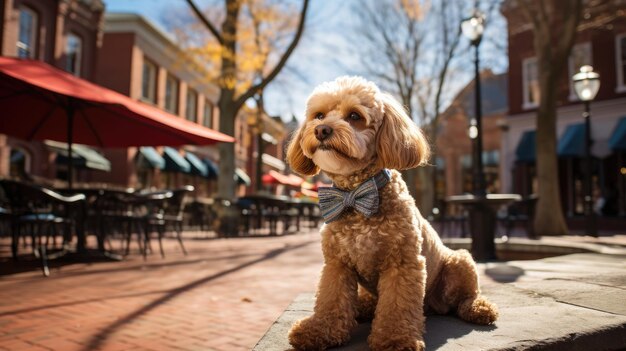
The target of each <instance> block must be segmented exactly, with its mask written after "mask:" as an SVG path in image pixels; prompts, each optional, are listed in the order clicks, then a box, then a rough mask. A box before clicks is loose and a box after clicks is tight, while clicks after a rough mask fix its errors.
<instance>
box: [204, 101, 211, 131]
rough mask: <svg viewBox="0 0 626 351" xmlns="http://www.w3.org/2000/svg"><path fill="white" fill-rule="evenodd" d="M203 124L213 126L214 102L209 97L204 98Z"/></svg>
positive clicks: (208, 126)
mask: <svg viewBox="0 0 626 351" xmlns="http://www.w3.org/2000/svg"><path fill="white" fill-rule="evenodd" d="M202 124H204V126H205V127H207V128H213V104H212V103H211V101H209V99H204V111H203V112H202Z"/></svg>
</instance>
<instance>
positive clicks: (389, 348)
mask: <svg viewBox="0 0 626 351" xmlns="http://www.w3.org/2000/svg"><path fill="white" fill-rule="evenodd" d="M367 343H368V344H369V346H370V349H371V350H372V351H423V350H424V349H425V348H426V346H425V344H424V341H422V340H415V339H414V338H412V337H398V336H391V335H386V336H376V335H370V337H369V338H368V339H367Z"/></svg>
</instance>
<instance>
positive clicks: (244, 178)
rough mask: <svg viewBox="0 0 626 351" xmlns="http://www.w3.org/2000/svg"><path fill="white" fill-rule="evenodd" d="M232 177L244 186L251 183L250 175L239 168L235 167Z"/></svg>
mask: <svg viewBox="0 0 626 351" xmlns="http://www.w3.org/2000/svg"><path fill="white" fill-rule="evenodd" d="M234 177H235V181H236V182H237V184H242V185H245V186H250V185H251V184H252V180H250V177H249V176H248V175H247V174H246V172H244V170H243V169H241V168H235V175H234Z"/></svg>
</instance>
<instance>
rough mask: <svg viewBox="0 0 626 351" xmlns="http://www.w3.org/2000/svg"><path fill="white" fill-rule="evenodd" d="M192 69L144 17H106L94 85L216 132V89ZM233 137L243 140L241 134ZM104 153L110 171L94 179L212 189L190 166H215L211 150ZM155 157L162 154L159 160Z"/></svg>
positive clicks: (191, 149)
mask: <svg viewBox="0 0 626 351" xmlns="http://www.w3.org/2000/svg"><path fill="white" fill-rule="evenodd" d="M196 67H197V65H194V64H192V63H190V62H186V59H185V56H184V55H183V53H182V51H181V50H180V48H179V47H178V46H177V45H176V44H175V43H174V41H173V40H172V39H170V38H169V37H168V35H167V34H165V33H163V32H161V31H160V30H159V29H158V28H157V27H156V26H155V25H153V24H152V23H151V22H149V21H148V20H146V19H145V18H143V17H141V16H139V15H135V14H126V13H107V14H106V16H105V21H104V31H103V40H102V49H101V50H100V51H99V57H98V67H97V74H96V82H97V83H98V84H100V85H102V86H104V87H107V88H109V89H112V90H115V91H117V92H119V93H121V94H124V95H127V96H129V97H130V98H132V99H135V100H140V101H142V102H144V103H147V104H150V105H154V106H156V107H158V108H160V109H162V110H165V111H167V112H169V113H171V114H173V115H175V116H178V117H180V118H186V119H188V120H190V121H193V122H196V123H198V124H200V125H204V126H206V127H209V128H213V129H217V128H218V127H219V126H218V123H219V118H218V110H217V108H216V107H215V103H216V100H217V98H218V94H219V90H218V88H217V86H215V85H214V84H210V83H208V82H206V78H205V77H206V75H205V74H203V72H202V71H200V70H199V69H197V68H196ZM244 124H245V123H244ZM236 130H238V131H239V130H240V129H236ZM235 137H236V138H237V139H238V140H240V141H242V140H243V141H244V142H245V138H241V136H240V135H235ZM237 145H241V143H238V144H237ZM236 148H237V151H238V155H239V153H241V154H242V155H243V153H242V152H241V148H240V147H236ZM104 154H105V155H106V157H107V158H108V159H109V160H111V163H112V172H111V173H109V174H102V173H101V174H99V175H98V177H97V179H96V181H101V182H106V183H113V184H118V185H121V186H127V187H136V188H142V187H157V188H163V187H177V186H180V185H183V184H194V185H195V186H196V187H197V188H199V190H200V192H202V193H205V192H210V191H211V190H212V189H211V186H214V184H211V182H210V181H209V180H208V179H209V178H210V176H207V175H206V174H204V169H203V170H199V169H196V164H195V163H196V162H197V161H198V160H200V161H201V163H203V164H204V167H207V166H209V165H211V164H213V165H214V163H215V161H217V149H216V148H215V147H211V146H206V147H188V148H186V149H185V150H183V149H180V150H179V149H173V148H164V147H159V148H156V150H155V149H154V148H145V147H144V148H134V147H133V148H126V149H110V150H105V151H104ZM176 154H178V156H177V155H176ZM159 155H163V159H164V160H163V161H161V160H160V159H159ZM199 166H200V167H201V168H202V165H199ZM213 167H214V166H213ZM201 173H202V174H201Z"/></svg>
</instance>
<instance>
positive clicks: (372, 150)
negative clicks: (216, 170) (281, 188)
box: [287, 77, 498, 351]
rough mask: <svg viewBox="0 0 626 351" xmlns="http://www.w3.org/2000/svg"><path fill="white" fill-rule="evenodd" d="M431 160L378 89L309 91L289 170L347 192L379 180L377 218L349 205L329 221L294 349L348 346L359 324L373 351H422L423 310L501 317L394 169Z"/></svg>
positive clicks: (350, 85)
mask: <svg viewBox="0 0 626 351" xmlns="http://www.w3.org/2000/svg"><path fill="white" fill-rule="evenodd" d="M428 156H429V147H428V143H427V141H426V139H425V138H424V136H423V134H422V132H421V130H420V129H419V128H418V127H417V126H416V125H415V123H413V122H412V121H411V119H410V118H409V116H408V115H407V113H406V112H405V110H404V108H403V107H402V106H401V105H400V104H399V103H398V102H397V101H396V100H395V99H394V98H393V97H391V96H390V95H388V94H385V93H382V92H381V91H380V90H379V89H378V88H377V87H376V85H375V84H374V83H371V82H368V81H366V80H365V79H363V78H360V77H340V78H338V79H337V80H335V81H334V82H328V83H324V84H322V85H320V86H318V87H317V88H316V89H315V90H314V91H313V94H312V95H311V96H310V97H309V100H308V102H307V107H306V120H305V122H304V124H303V125H302V126H301V127H300V129H299V130H298V131H296V133H295V136H294V138H293V141H292V142H291V144H290V146H289V149H288V151H287V160H288V161H289V164H290V165H291V167H292V169H293V170H294V171H296V172H297V173H300V174H302V175H313V174H316V173H318V172H319V171H320V170H322V171H324V172H325V173H326V174H328V176H329V177H330V178H331V179H332V180H333V182H334V186H335V187H336V188H338V189H342V190H343V191H346V192H348V191H352V190H354V189H357V188H360V185H361V184H365V182H368V181H369V182H370V183H371V181H370V179H371V178H373V177H374V179H376V180H377V181H378V180H380V179H383V182H380V183H378V182H377V184H376V187H374V188H373V189H374V193H375V194H374V196H376V195H378V199H377V200H375V201H374V200H372V201H371V202H372V204H373V203H374V202H378V206H377V207H376V206H375V204H374V207H375V208H373V212H374V213H370V214H367V215H365V214H363V213H365V212H364V211H363V209H359V208H358V207H359V206H355V203H354V201H353V199H352V200H345V201H344V206H345V208H344V209H343V210H340V214H339V215H338V216H337V219H336V220H335V219H333V220H332V221H329V220H326V222H327V224H326V225H324V227H323V228H322V232H321V234H322V250H323V253H324V261H325V264H324V268H323V270H322V275H321V278H320V282H319V287H318V291H317V299H316V302H315V309H314V314H313V315H312V316H310V317H308V318H305V319H303V320H300V321H298V322H297V323H296V324H295V325H294V326H293V327H292V329H291V331H290V332H289V341H290V343H291V344H292V345H293V346H294V347H295V348H297V349H299V350H324V349H326V348H329V347H333V346H338V345H341V344H345V343H346V342H348V340H349V338H350V331H351V329H352V328H353V327H354V326H356V324H357V319H359V320H368V319H369V320H372V329H371V333H370V336H369V338H368V343H369V346H370V348H371V349H372V350H394V351H397V350H422V349H424V341H423V340H424V339H423V332H424V322H425V317H424V312H434V313H439V314H446V313H450V312H454V313H456V314H457V315H458V316H459V317H460V318H461V319H463V320H466V321H469V322H473V323H478V324H491V323H493V322H494V321H495V320H496V319H497V317H498V310H497V307H496V306H495V305H494V304H492V303H490V302H489V301H487V300H486V299H485V298H484V297H483V296H481V295H480V289H479V286H478V276H477V273H476V266H475V263H474V261H473V260H472V257H471V256H470V254H469V253H468V252H467V251H465V250H458V251H453V250H450V249H448V248H447V247H445V246H444V245H443V243H442V242H441V240H440V239H439V236H438V235H437V233H436V232H435V230H434V229H433V228H432V227H431V225H430V224H429V223H428V222H427V221H426V220H425V219H424V218H423V217H422V215H421V214H420V212H419V211H418V210H417V208H416V207H415V201H414V199H413V198H412V197H411V196H410V195H409V193H408V191H407V187H406V184H405V183H404V181H403V180H402V177H401V175H400V173H399V172H398V171H397V170H403V169H409V168H414V167H417V166H419V165H422V164H423V163H424V162H426V161H427V160H428ZM387 169H389V170H391V171H387ZM381 174H383V175H386V178H387V179H384V178H385V177H382V178H381ZM370 183H368V184H370ZM371 184H374V183H371ZM376 192H377V193H378V194H376ZM368 206H369V204H368ZM363 207H365V209H367V206H363ZM332 210H333V211H334V212H335V213H334V214H335V215H337V213H336V212H337V211H335V210H336V208H332ZM333 211H330V212H333ZM331 214H332V213H331Z"/></svg>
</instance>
